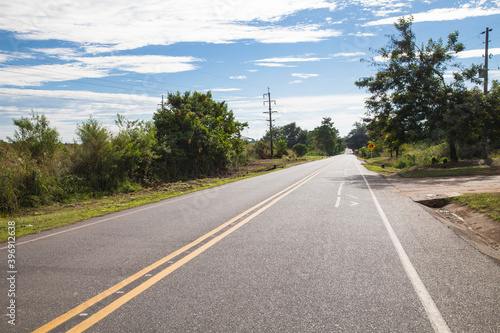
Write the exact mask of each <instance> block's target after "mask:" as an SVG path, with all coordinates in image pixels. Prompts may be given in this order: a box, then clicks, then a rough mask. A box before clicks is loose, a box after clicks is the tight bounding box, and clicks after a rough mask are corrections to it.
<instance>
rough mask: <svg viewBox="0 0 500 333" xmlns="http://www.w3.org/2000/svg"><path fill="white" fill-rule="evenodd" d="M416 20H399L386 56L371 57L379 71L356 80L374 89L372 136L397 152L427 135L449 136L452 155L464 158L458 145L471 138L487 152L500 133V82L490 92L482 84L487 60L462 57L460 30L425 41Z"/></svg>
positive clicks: (430, 138) (432, 138)
mask: <svg viewBox="0 0 500 333" xmlns="http://www.w3.org/2000/svg"><path fill="white" fill-rule="evenodd" d="M412 23H413V18H412V17H410V18H409V19H405V18H401V19H399V20H398V22H397V23H395V28H396V30H397V34H396V35H392V36H389V43H388V45H387V46H386V47H382V48H380V49H379V50H377V51H376V53H377V55H378V56H380V58H381V59H382V61H371V65H372V66H374V67H375V68H377V69H378V70H377V73H376V74H375V75H372V76H369V77H364V78H361V79H360V80H358V81H356V83H355V84H356V85H357V86H358V87H359V88H365V89H367V90H368V92H369V93H370V97H369V98H368V99H367V101H366V109H367V113H366V117H365V118H364V119H363V121H364V124H366V130H367V132H368V135H369V137H370V139H371V140H372V141H377V142H379V143H380V144H381V145H384V146H385V147H387V149H388V150H390V151H391V154H392V152H394V153H395V154H396V157H397V156H398V155H399V153H400V149H401V147H402V146H403V145H405V144H408V143H415V142H423V141H424V142H438V143H439V142H446V143H447V145H448V152H449V157H450V159H451V161H458V159H459V154H458V151H457V145H459V144H462V145H463V144H465V143H467V144H471V143H478V144H479V146H480V149H479V155H480V157H482V158H487V156H488V153H489V149H490V143H491V142H496V141H498V138H499V136H500V84H499V83H498V82H497V81H494V82H493V87H492V89H491V91H490V92H489V93H487V94H485V93H484V92H483V91H481V89H480V88H479V87H478V85H479V84H481V83H482V80H480V79H479V78H478V73H479V72H480V71H481V70H482V68H481V66H479V65H472V66H471V67H469V68H465V67H464V66H463V65H462V64H460V63H458V62H457V61H456V57H457V55H458V53H459V52H462V51H463V50H464V49H465V47H464V45H463V44H462V43H460V42H459V41H458V35H459V33H458V32H454V33H451V34H449V35H448V39H447V41H446V42H444V41H443V40H442V39H438V40H433V39H429V40H428V42H427V44H424V43H422V45H421V46H419V45H418V44H417V43H416V36H415V33H414V32H413V30H412ZM360 125H361V124H358V126H357V128H355V130H357V131H358V132H359V127H360ZM355 132H356V131H355ZM350 136H351V133H350ZM352 136H353V137H356V136H357V134H356V133H352ZM354 148H356V147H354Z"/></svg>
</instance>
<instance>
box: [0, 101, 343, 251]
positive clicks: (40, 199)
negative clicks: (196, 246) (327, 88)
mask: <svg viewBox="0 0 500 333" xmlns="http://www.w3.org/2000/svg"><path fill="white" fill-rule="evenodd" d="M14 124H15V125H16V126H17V130H16V131H15V132H14V135H13V136H12V137H9V138H8V142H0V177H1V179H0V214H1V219H0V241H5V236H6V231H7V225H8V221H10V220H15V221H16V235H17V237H20V236H22V235H25V234H31V233H36V232H39V231H41V230H47V229H51V228H55V227H58V226H63V225H67V224H70V223H74V222H77V221H81V220H84V219H88V218H90V217H94V216H100V215H104V214H107V213H110V212H115V211H118V210H121V209H126V208H131V207H136V206H139V205H143V204H146V203H151V202H156V201H159V200H162V199H166V198H169V197H172V196H176V195H180V194H183V193H187V192H191V191H196V190H200V189H205V188H209V187H213V186H218V185H221V184H225V183H227V182H230V181H234V180H237V179H241V178H245V177H250V176H254V175H257V174H262V173H264V172H270V171H272V170H276V169H279V168H282V167H286V166H290V165H293V164H296V163H303V162H307V161H310V160H314V159H317V158H322V156H331V155H334V154H336V153H338V152H340V151H341V149H342V148H341V145H342V139H340V138H339V137H338V131H337V130H336V129H335V128H334V126H333V121H332V120H331V119H330V118H324V119H323V121H322V123H321V125H320V126H318V127H317V128H315V129H314V130H313V131H307V130H302V129H300V127H297V126H296V125H295V123H292V124H289V125H286V126H283V127H278V128H275V129H274V131H275V133H276V134H275V135H273V138H274V140H273V145H274V147H275V149H274V151H273V154H272V155H273V156H271V151H270V144H271V142H270V140H269V138H266V137H264V138H263V139H262V140H261V141H258V142H249V141H248V140H244V139H243V138H242V136H241V133H242V131H243V130H244V129H245V128H246V127H247V126H248V125H247V124H246V123H241V122H238V121H236V120H235V117H234V114H233V112H232V111H231V110H229V109H228V106H227V104H226V103H225V102H217V101H214V100H213V99H212V95H211V93H210V92H208V93H198V92H194V93H191V92H186V93H184V94H181V93H179V92H177V93H175V94H174V93H171V94H168V98H167V102H166V103H165V104H164V105H162V106H161V107H160V108H159V109H158V110H156V112H155V113H154V114H153V117H152V120H150V121H139V120H129V119H126V118H125V117H123V116H121V115H117V118H116V125H117V128H118V131H117V132H111V131H110V130H109V129H108V128H106V127H105V126H104V125H103V124H102V123H100V122H99V121H98V120H97V119H95V118H93V117H92V116H90V118H89V119H88V120H86V121H84V122H82V123H80V124H79V125H78V126H77V130H76V140H75V141H74V142H73V143H71V144H67V143H66V144H64V143H62V142H61V139H60V136H59V133H58V131H57V129H56V128H53V127H51V126H50V122H49V120H48V119H47V118H46V117H45V115H43V114H42V115H40V114H37V113H34V112H32V114H31V116H30V117H21V118H20V119H14ZM266 136H269V137H270V135H269V133H268V134H266Z"/></svg>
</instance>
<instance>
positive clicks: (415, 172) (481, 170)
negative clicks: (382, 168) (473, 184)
mask: <svg viewBox="0 0 500 333" xmlns="http://www.w3.org/2000/svg"><path fill="white" fill-rule="evenodd" d="M498 170H500V168H498V167H492V166H487V165H475V166H467V167H455V168H453V167H451V168H446V169H445V168H440V169H436V168H432V167H428V168H412V169H408V170H405V171H403V172H401V173H400V176H401V177H404V178H424V177H458V176H487V175H492V174H497V173H498Z"/></svg>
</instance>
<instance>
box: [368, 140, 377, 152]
mask: <svg viewBox="0 0 500 333" xmlns="http://www.w3.org/2000/svg"><path fill="white" fill-rule="evenodd" d="M368 149H370V150H373V149H375V144H374V143H373V142H370V144H369V145H368Z"/></svg>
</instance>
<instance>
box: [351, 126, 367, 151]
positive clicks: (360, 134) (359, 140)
mask: <svg viewBox="0 0 500 333" xmlns="http://www.w3.org/2000/svg"><path fill="white" fill-rule="evenodd" d="M353 126H354V128H353V129H352V130H351V131H350V132H349V134H347V136H346V138H345V139H346V145H347V147H349V148H351V149H360V148H362V147H365V146H366V145H367V144H368V141H369V137H368V130H367V129H366V124H363V123H361V122H355V123H354V125H353Z"/></svg>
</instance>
